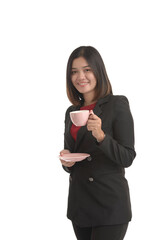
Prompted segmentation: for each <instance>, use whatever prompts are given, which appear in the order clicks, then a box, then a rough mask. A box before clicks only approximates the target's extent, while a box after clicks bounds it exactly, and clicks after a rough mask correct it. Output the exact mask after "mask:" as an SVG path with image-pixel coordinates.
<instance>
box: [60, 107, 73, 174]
mask: <svg viewBox="0 0 160 240" xmlns="http://www.w3.org/2000/svg"><path fill="white" fill-rule="evenodd" d="M71 110H72V106H70V107H69V108H68V109H67V111H66V113H65V120H64V135H65V132H66V125H67V118H68V116H69V112H70V111H71ZM64 149H68V150H69V151H71V149H69V148H68V145H67V143H66V141H65V137H64ZM62 167H63V169H64V170H65V171H66V172H68V173H71V170H72V168H73V167H66V166H64V165H62Z"/></svg>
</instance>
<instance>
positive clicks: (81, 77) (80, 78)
mask: <svg viewBox="0 0 160 240" xmlns="http://www.w3.org/2000/svg"><path fill="white" fill-rule="evenodd" d="M83 79H85V73H84V72H83V71H79V73H78V80H83Z"/></svg>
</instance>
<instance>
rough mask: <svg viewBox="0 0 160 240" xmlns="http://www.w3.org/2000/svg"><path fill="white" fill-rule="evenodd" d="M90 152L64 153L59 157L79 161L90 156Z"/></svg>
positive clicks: (69, 160) (68, 160) (67, 160)
mask: <svg viewBox="0 0 160 240" xmlns="http://www.w3.org/2000/svg"><path fill="white" fill-rule="evenodd" d="M89 156H90V154H88V153H64V154H63V156H59V159H61V160H64V161H66V162H79V161H82V160H84V159H86V158H87V157H89Z"/></svg>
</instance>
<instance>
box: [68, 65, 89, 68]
mask: <svg viewBox="0 0 160 240" xmlns="http://www.w3.org/2000/svg"><path fill="white" fill-rule="evenodd" d="M87 67H90V66H89V65H88V66H84V67H82V68H87ZM72 69H77V68H72Z"/></svg>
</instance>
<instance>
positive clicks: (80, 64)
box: [72, 57, 89, 68]
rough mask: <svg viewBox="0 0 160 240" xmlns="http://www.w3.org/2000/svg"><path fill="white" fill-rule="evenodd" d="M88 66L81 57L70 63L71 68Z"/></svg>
mask: <svg viewBox="0 0 160 240" xmlns="http://www.w3.org/2000/svg"><path fill="white" fill-rule="evenodd" d="M88 65H89V64H88V62H87V61H86V59H85V58H83V57H79V58H75V59H74V60H73V62H72V68H83V67H86V66H88Z"/></svg>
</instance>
